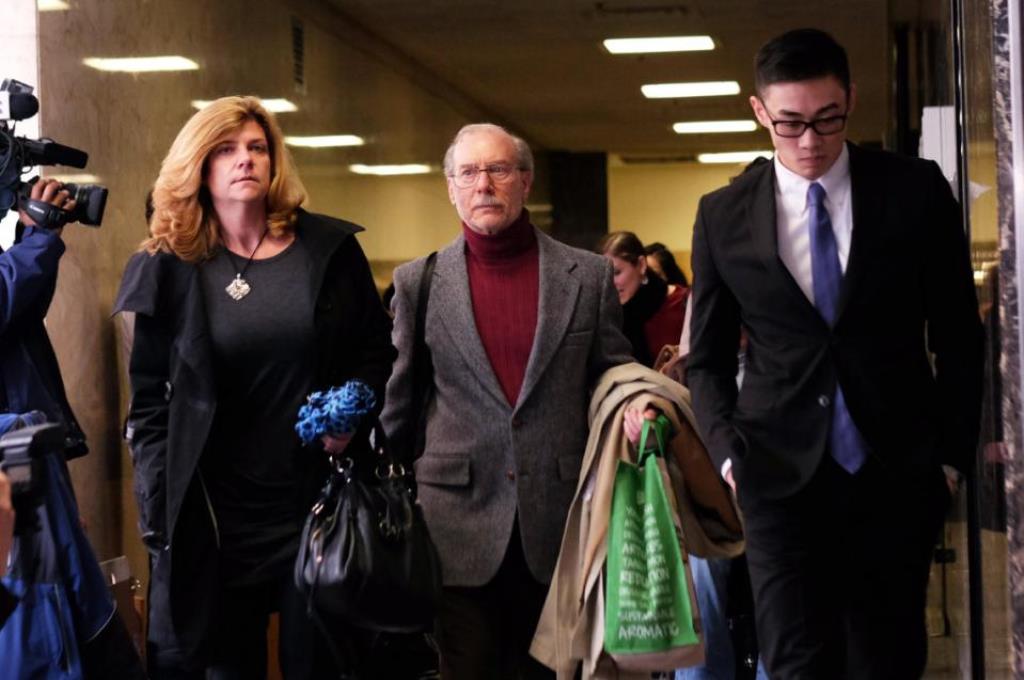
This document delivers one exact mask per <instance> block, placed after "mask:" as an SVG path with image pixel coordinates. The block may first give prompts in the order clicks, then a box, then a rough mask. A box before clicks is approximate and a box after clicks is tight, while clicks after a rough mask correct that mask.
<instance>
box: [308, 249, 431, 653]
mask: <svg viewBox="0 0 1024 680" xmlns="http://www.w3.org/2000/svg"><path fill="white" fill-rule="evenodd" d="M433 264H434V255H433V254H432V255H431V256H430V257H429V258H428V260H427V266H426V267H425V269H424V272H423V277H422V279H421V281H420V298H419V301H418V308H417V313H416V327H415V330H414V336H415V344H414V361H413V364H414V366H413V368H414V371H415V372H414V375H413V402H412V403H413V404H414V408H415V409H416V413H414V414H412V415H413V416H414V417H413V418H412V421H411V422H412V423H413V424H414V427H413V428H412V429H413V430H418V428H419V421H420V416H421V415H422V409H421V407H422V404H423V402H424V401H425V396H426V382H427V380H428V379H429V376H430V374H431V373H432V368H431V365H430V364H431V362H430V357H429V353H428V351H427V349H426V343H425V341H424V338H423V335H424V330H423V325H424V323H425V317H426V307H427V302H428V300H429V294H430V279H431V277H432V275H433ZM411 439H413V440H415V439H416V437H412V438H411ZM415 446H416V442H415V441H411V442H409V443H407V444H406V446H405V448H406V449H407V451H406V454H407V455H404V456H399V455H395V453H394V452H393V451H392V450H391V449H390V448H389V443H388V441H387V439H386V437H385V435H384V432H383V429H382V428H381V426H380V423H379V422H378V423H375V424H374V427H373V445H372V447H371V448H372V453H371V455H368V456H359V457H358V458H351V457H346V456H344V455H342V456H340V457H332V458H331V468H332V469H331V473H330V476H329V478H328V481H327V484H326V485H325V486H324V489H323V491H322V492H321V494H320V497H319V499H318V500H317V502H316V504H315V505H314V506H313V510H312V512H311V513H310V514H309V516H308V517H307V519H306V524H305V527H304V528H303V531H302V539H301V542H300V544H299V554H298V557H297V558H296V561H295V573H294V576H295V583H296V586H297V587H298V589H299V591H300V592H302V593H304V594H305V595H306V598H307V603H308V607H309V610H310V613H311V614H314V615H315V616H316V618H317V619H319V620H320V621H321V622H322V623H329V622H339V623H344V624H347V625H349V626H353V627H356V628H360V629H363V630H368V631H373V632H378V633H416V632H425V631H430V630H432V628H433V624H434V616H435V614H436V608H437V605H438V603H439V602H440V598H441V563H440V559H439V558H438V555H437V550H436V549H435V547H434V544H433V542H432V541H431V540H430V533H429V531H428V530H427V525H426V522H425V521H424V519H423V513H422V511H421V510H420V508H419V506H418V505H417V504H416V484H415V480H414V478H413V472H412V464H411V461H412V459H413V457H414V456H413V455H411V454H412V449H413V448H414V447H415Z"/></svg>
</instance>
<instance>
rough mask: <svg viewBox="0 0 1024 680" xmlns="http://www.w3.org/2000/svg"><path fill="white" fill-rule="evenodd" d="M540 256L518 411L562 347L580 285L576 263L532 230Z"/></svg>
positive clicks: (557, 246)
mask: <svg viewBox="0 0 1024 680" xmlns="http://www.w3.org/2000/svg"><path fill="white" fill-rule="evenodd" d="M534 231H535V233H536V234H537V249H538V252H539V256H540V263H539V265H540V266H539V270H540V273H539V275H540V299H539V301H538V303H537V332H536V335H535V336H534V340H533V349H532V350H531V351H530V360H529V361H528V362H527V364H526V374H525V375H524V376H523V386H522V388H521V389H520V390H519V399H518V400H517V401H516V408H517V409H518V408H519V407H520V406H521V405H522V404H524V403H525V402H526V399H527V397H529V396H530V392H531V391H533V389H534V388H535V387H536V386H537V383H538V382H540V379H541V377H542V376H543V375H544V370H545V369H546V368H547V366H548V364H549V363H551V359H552V357H554V355H555V352H557V351H558V348H559V346H560V345H561V344H562V338H564V337H565V332H566V330H567V329H568V328H569V321H570V320H571V319H572V315H573V311H574V310H575V309H576V298H577V297H578V296H579V293H580V282H579V279H577V278H576V277H575V276H573V275H572V270H573V269H574V268H575V267H576V263H575V262H572V261H571V260H569V259H567V258H565V257H563V255H562V252H561V250H560V248H559V244H558V242H557V241H555V240H554V239H552V238H551V237H550V236H548V235H547V234H545V233H543V232H541V231H540V230H539V229H536V228H534Z"/></svg>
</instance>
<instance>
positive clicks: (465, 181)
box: [449, 163, 523, 189]
mask: <svg viewBox="0 0 1024 680" xmlns="http://www.w3.org/2000/svg"><path fill="white" fill-rule="evenodd" d="M522 169H523V168H517V167H516V166H514V165H512V164H511V163H489V164H487V165H485V166H483V167H477V166H475V165H466V166H463V167H461V168H459V169H458V170H456V171H455V172H454V173H452V174H451V175H449V177H451V178H452V181H454V182H455V186H457V187H460V188H462V189H468V188H469V187H471V186H473V185H474V184H476V181H477V179H479V178H480V173H482V172H486V173H487V176H488V177H490V178H491V180H492V181H493V182H494V183H495V184H503V183H505V182H507V181H509V180H510V179H511V178H512V173H513V172H514V171H516V170H522Z"/></svg>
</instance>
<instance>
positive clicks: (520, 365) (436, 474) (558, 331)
mask: <svg viewBox="0 0 1024 680" xmlns="http://www.w3.org/2000/svg"><path fill="white" fill-rule="evenodd" d="M444 170H445V174H446V175H447V177H448V180H447V181H448V196H449V198H450V199H451V202H452V204H453V205H454V206H455V209H456V211H457V212H458V215H459V218H460V219H461V221H462V228H461V233H460V234H459V236H458V237H457V238H456V239H455V240H454V241H453V242H452V243H451V244H450V245H449V246H447V247H446V248H444V249H442V250H441V251H439V252H438V254H437V259H436V264H435V268H434V272H433V276H432V277H431V280H430V295H429V303H428V305H427V310H426V322H425V325H424V339H425V342H426V346H427V348H428V350H429V354H430V357H431V360H432V362H433V371H432V379H431V381H430V388H429V391H428V397H427V399H426V404H425V405H421V408H422V409H423V412H424V413H425V416H424V417H423V418H422V419H421V421H420V422H419V423H413V422H411V414H412V413H413V412H414V410H417V409H416V405H415V404H413V403H412V401H413V394H412V392H413V387H412V385H413V372H414V370H415V369H414V368H413V366H412V363H413V361H412V359H413V355H414V352H413V347H414V331H413V328H414V325H415V321H416V311H417V305H418V303H419V300H418V297H419V289H420V280H421V277H422V275H423V272H424V268H425V259H419V260H416V261H414V262H411V263H409V264H406V265H404V266H402V267H399V268H398V269H397V270H396V271H395V297H394V302H393V309H394V312H395V327H394V336H393V339H394V343H395V346H396V347H397V348H398V351H399V357H398V360H397V361H396V363H395V369H394V373H393V374H392V377H391V381H390V382H389V383H388V389H387V401H386V404H385V408H384V413H383V415H382V421H383V423H384V427H385V430H386V431H387V432H388V434H389V436H390V437H391V438H392V439H393V440H395V441H400V442H409V441H413V440H419V441H420V442H421V450H420V451H419V457H418V458H417V460H416V464H415V468H416V480H417V482H418V484H419V499H420V502H421V504H422V506H423V511H424V514H425V516H426V519H427V524H428V525H429V527H430V532H431V536H432V537H433V539H434V542H435V543H436V544H437V548H438V551H439V552H440V555H441V562H442V564H443V568H444V585H445V589H444V597H443V601H442V605H441V611H440V613H439V642H440V647H441V669H442V675H443V677H445V679H446V680H462V679H463V678H465V679H473V680H476V679H478V678H534V677H553V675H550V674H549V671H547V669H545V668H543V667H542V666H541V665H540V664H539V663H537V662H536V661H534V660H533V659H531V658H530V657H529V655H528V649H529V645H530V640H531V638H532V636H533V632H534V628H535V627H536V624H537V619H538V616H539V614H540V610H541V608H542V606H543V603H544V597H545V594H546V591H547V586H548V583H549V582H550V580H551V575H552V572H553V570H554V566H555V561H556V559H557V557H558V548H559V544H560V541H561V537H562V531H563V526H564V522H565V518H566V514H567V512H568V509H569V504H570V502H571V501H572V497H573V493H574V491H575V488H576V482H577V480H578V477H579V469H580V464H581V462H582V456H583V450H584V446H585V444H586V439H587V404H588V400H589V394H590V391H591V389H592V388H593V386H594V384H595V383H596V381H597V379H598V378H599V377H600V376H601V374H602V373H603V372H604V371H605V370H606V369H608V368H611V367H612V366H616V365H618V364H621V363H626V362H629V361H632V357H631V355H630V345H629V342H628V341H627V340H626V338H625V337H624V336H623V334H622V332H621V329H620V326H621V320H622V311H621V307H620V305H619V301H618V297H617V295H616V292H615V288H614V287H613V286H612V274H611V269H610V266H609V264H608V263H607V262H606V261H605V260H604V258H602V257H600V256H598V255H594V254H592V253H588V252H585V251H582V250H578V249H576V248H571V247H569V246H567V245H564V244H562V243H559V242H558V241H555V240H554V239H552V238H551V237H549V236H547V235H546V234H544V233H543V232H541V231H540V230H538V229H536V228H535V227H534V226H533V225H532V224H531V223H530V215H529V213H528V211H527V210H526V208H525V206H524V204H525V201H526V198H527V196H528V194H529V191H530V185H531V183H532V181H533V156H532V154H531V152H530V149H529V146H527V144H526V143H525V142H524V141H523V140H521V139H519V138H517V137H515V136H513V135H511V134H510V133H508V132H507V131H506V130H504V129H503V128H501V127H498V126H496V125H490V124H476V125H467V126H466V127H464V128H462V129H461V130H460V131H459V132H458V134H457V135H456V136H455V139H454V140H453V141H452V144H451V146H450V147H449V148H448V152H447V153H446V154H445V159H444Z"/></svg>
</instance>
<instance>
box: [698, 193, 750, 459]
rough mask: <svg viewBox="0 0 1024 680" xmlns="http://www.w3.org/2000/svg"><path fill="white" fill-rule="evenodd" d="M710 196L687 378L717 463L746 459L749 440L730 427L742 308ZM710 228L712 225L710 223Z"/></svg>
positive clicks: (703, 214)
mask: <svg viewBox="0 0 1024 680" xmlns="http://www.w3.org/2000/svg"><path fill="white" fill-rule="evenodd" d="M709 212H710V211H709V209H708V205H707V197H705V198H702V199H701V202H700V206H699V208H698V210H697V221H696V224H695V225H694V228H693V248H692V251H693V253H692V264H693V294H692V299H691V301H690V304H691V305H692V307H693V312H692V316H691V320H690V357H689V360H688V363H687V367H686V379H687V383H688V384H689V386H690V390H691V392H692V394H693V410H694V413H695V415H696V416H697V424H698V426H699V429H700V432H701V436H703V437H704V441H705V443H706V444H707V448H708V452H709V453H710V454H711V458H712V459H713V460H714V462H715V465H716V466H717V467H718V468H719V469H721V467H722V465H723V464H724V463H725V461H726V460H727V459H733V458H742V457H743V455H744V454H745V453H746V448H745V445H744V444H743V441H742V439H741V438H740V436H739V434H738V433H737V432H736V430H735V428H734V427H733V426H732V414H733V410H734V409H735V407H736V395H737V388H736V371H737V368H738V363H737V359H736V352H737V350H738V348H739V340H740V308H739V303H738V302H737V300H736V298H735V297H734V296H733V293H732V291H731V290H730V289H729V287H728V285H726V282H725V281H724V280H723V279H722V276H721V273H720V272H719V270H718V268H717V266H716V263H715V254H714V245H713V241H714V234H713V233H710V232H709V221H711V218H712V215H710V214H709ZM710 228H712V229H713V228H714V227H713V226H711V227H710Z"/></svg>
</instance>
